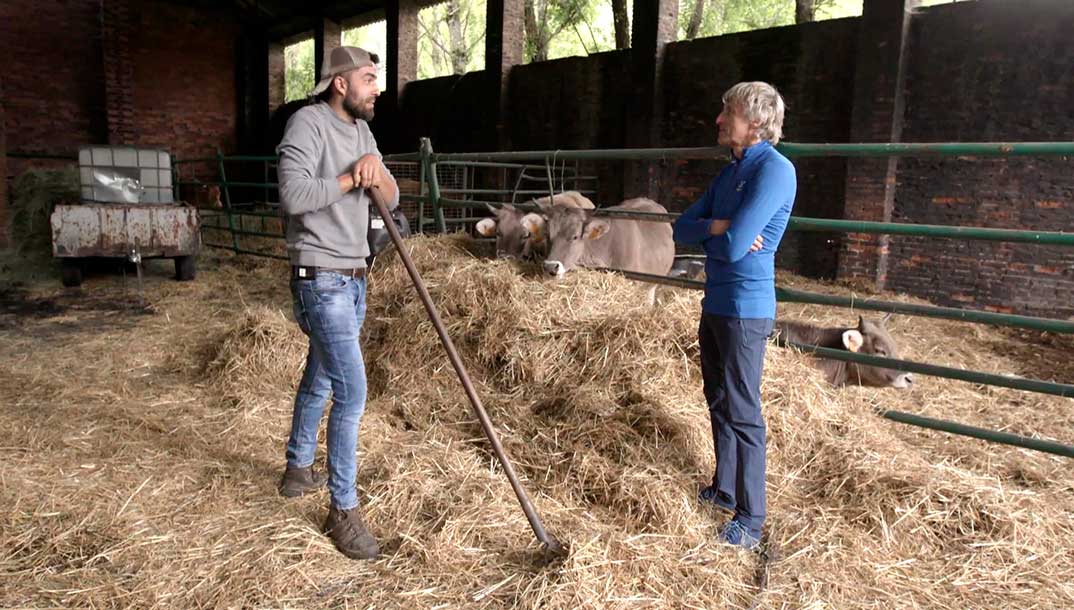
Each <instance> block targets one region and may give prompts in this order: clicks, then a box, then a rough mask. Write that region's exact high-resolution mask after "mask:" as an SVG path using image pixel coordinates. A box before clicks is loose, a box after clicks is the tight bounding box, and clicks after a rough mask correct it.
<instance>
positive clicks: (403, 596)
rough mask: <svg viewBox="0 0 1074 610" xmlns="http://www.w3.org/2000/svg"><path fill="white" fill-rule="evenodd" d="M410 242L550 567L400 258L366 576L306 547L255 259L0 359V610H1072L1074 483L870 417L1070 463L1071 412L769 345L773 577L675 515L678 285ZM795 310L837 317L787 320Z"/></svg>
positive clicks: (918, 331) (685, 439)
mask: <svg viewBox="0 0 1074 610" xmlns="http://www.w3.org/2000/svg"><path fill="white" fill-rule="evenodd" d="M409 243H410V246H411V249H412V255H413V257H414V259H415V262H416V263H417V265H418V267H419V269H421V271H422V273H423V276H424V278H425V280H426V282H427V284H428V287H429V289H430V292H431V293H432V294H433V296H434V299H435V300H436V301H437V303H438V305H439V307H440V312H441V315H442V317H443V319H444V321H445V323H446V325H447V326H448V328H449V331H450V333H451V335H452V337H453V338H454V340H455V344H456V346H457V347H458V349H459V351H460V353H461V355H462V358H463V360H464V362H465V363H466V365H467V367H468V368H469V371H470V375H471V377H472V378H473V380H474V381H475V383H476V384H477V386H478V391H479V393H480V395H481V397H482V399H483V401H484V404H485V406H486V408H487V409H488V411H489V413H490V416H491V417H492V419H493V421H494V423H495V424H496V426H497V428H498V430H499V432H500V434H501V439H502V441H503V443H504V446H505V448H506V450H507V453H508V455H509V456H510V457H511V458H512V460H513V462H514V464H515V467H516V469H517V470H518V471H519V473H520V475H522V476H523V477H524V483H525V486H526V487H527V489H528V491H529V492H530V494H531V496H532V498H533V500H534V503H535V505H536V507H537V509H538V511H539V512H540V514H541V516H542V517H543V519H544V521H545V525H546V527H547V528H548V529H549V530H550V531H551V532H552V533H554V534H555V535H556V536H557V537H558V538H559V539H560V540H561V541H563V542H564V543H566V544H567V545H568V546H569V549H570V550H569V554H568V555H567V556H566V557H565V558H563V559H561V560H553V561H550V560H548V558H546V557H544V556H542V555H541V554H540V552H539V549H538V545H537V544H536V543H535V541H534V539H533V535H532V533H531V531H530V530H529V526H528V524H527V522H526V520H525V517H524V516H523V514H522V511H521V510H520V509H519V507H518V504H517V502H516V500H515V498H514V495H513V493H512V491H511V489H510V486H509V485H508V483H507V481H506V479H505V477H504V476H503V474H502V472H501V471H500V468H499V466H498V464H497V463H496V462H495V459H494V458H493V457H492V455H491V452H490V450H489V447H488V443H487V442H486V441H485V440H484V437H483V435H482V433H481V430H480V426H479V425H478V423H477V421H476V418H475V417H474V416H473V414H472V412H471V409H470V406H469V404H468V402H467V401H466V398H465V395H464V393H463V392H462V390H461V388H460V387H459V385H458V382H457V380H456V377H455V373H454V371H453V370H452V368H451V366H450V364H449V363H448V360H447V358H446V356H444V355H443V351H442V349H441V348H440V347H439V342H438V339H437V338H436V335H435V332H434V331H433V329H432V326H431V324H430V323H429V321H428V319H427V317H426V315H425V312H424V309H423V308H422V306H421V304H420V302H419V301H418V300H417V297H416V295H415V293H414V290H413V288H412V287H411V286H410V283H409V279H408V278H407V276H406V274H405V271H404V270H403V268H402V265H401V264H399V262H398V261H396V260H394V257H393V256H390V255H386V256H383V257H381V259H379V260H378V262H377V268H376V269H375V270H374V273H373V274H372V278H371V284H370V292H371V298H370V305H369V310H368V314H367V321H366V326H365V328H364V330H363V333H364V342H363V349H364V351H365V358H366V363H367V369H368V373H369V379H370V403H369V406H368V408H367V411H366V415H365V417H364V418H363V421H362V430H361V455H360V459H361V461H360V471H359V486H360V496H361V497H362V499H363V503H364V511H365V514H366V517H367V521H368V522H369V523H370V525H371V528H372V530H373V531H374V533H375V534H376V535H377V536H378V537H379V538H380V539H381V542H382V550H383V552H384V554H383V557H382V559H381V560H380V561H378V562H375V563H354V562H351V561H349V560H346V559H344V558H342V557H341V556H340V555H339V554H338V553H336V552H335V551H334V549H332V547H331V545H330V543H328V542H327V540H326V539H325V538H324V537H323V536H321V535H319V534H317V529H318V527H319V524H320V521H321V520H323V518H324V512H325V506H324V505H325V502H326V501H327V496H326V494H317V495H314V496H311V497H304V498H301V499H298V500H294V501H286V500H284V499H282V498H279V497H277V496H275V495H274V484H275V477H276V476H278V473H279V469H280V468H281V467H282V448H283V443H284V442H285V440H286V435H287V431H288V426H289V420H290V405H291V400H292V399H293V388H294V385H295V383H297V381H298V377H299V374H300V370H301V367H302V363H303V359H304V356H305V340H304V337H303V336H302V335H301V332H300V331H299V330H298V327H297V326H296V325H295V324H294V323H293V322H291V321H290V320H289V319H288V317H287V316H288V315H289V313H287V312H289V310H290V304H289V297H288V295H287V292H286V281H285V279H284V277H285V276H284V274H283V272H282V269H281V268H280V267H279V265H277V264H275V263H273V264H266V265H264V266H257V267H256V268H250V267H242V266H238V265H235V264H233V263H224V264H222V265H221V266H220V268H219V269H215V270H214V269H209V270H203V272H202V274H201V276H199V278H200V279H199V282H196V283H193V284H162V285H161V286H160V287H159V288H158V289H157V290H156V292H155V293H154V299H155V302H154V307H155V311H157V312H158V315H156V316H154V317H152V318H150V319H149V320H148V321H146V322H144V323H142V324H140V325H139V327H138V328H136V329H134V330H131V331H116V332H114V333H111V334H109V335H108V336H94V337H92V338H90V337H80V338H79V337H75V338H72V339H71V340H63V341H53V342H48V343H44V344H42V343H41V342H40V341H36V342H35V340H34V339H33V338H32V337H30V336H22V337H14V338H13V340H12V342H11V343H7V344H5V345H8V346H10V347H9V348H8V349H6V350H5V351H4V352H0V355H2V356H3V358H2V359H0V363H2V369H0V373H3V381H0V389H2V390H3V395H4V396H5V397H10V400H5V405H9V406H5V407H4V409H5V412H4V415H5V417H4V418H0V433H2V434H3V438H4V439H5V443H4V444H5V446H8V447H15V448H16V449H14V450H13V451H12V453H13V456H12V459H11V460H10V461H9V464H11V466H9V468H8V469H7V470H6V472H5V475H4V485H3V487H2V491H0V494H2V495H0V502H2V504H0V505H2V506H3V507H4V508H5V512H6V514H7V515H8V517H7V518H6V519H5V520H4V521H3V522H2V523H3V525H2V526H0V546H2V547H3V548H5V549H10V550H9V551H6V553H5V555H4V556H3V557H2V558H0V569H2V570H3V572H4V573H5V574H6V575H7V580H8V582H9V584H8V585H5V587H4V589H3V592H2V593H0V606H10V605H45V604H60V605H78V606H111V607H152V606H163V607H177V606H182V607H194V606H213V607H265V606H272V607H282V606H286V607H361V608H367V607H371V608H414V607H443V608H455V607H458V608H474V607H478V608H579V607H581V608H643V607H653V608H689V607H693V608H735V607H738V608H744V607H750V606H755V607H762V608H782V607H789V608H826V607H833V608H873V607H884V608H888V607H897V608H903V607H905V608H913V607H918V608H967V607H1029V606H1035V607H1041V608H1066V607H1071V605H1072V604H1074V584H1072V583H1074V556H1072V555H1071V553H1070V550H1069V540H1070V539H1072V536H1074V475H1072V474H1070V471H1071V468H1070V463H1069V460H1065V459H1062V458H1057V457H1053V456H1047V455H1043V454H1038V453H1032V452H1029V451H1025V450H1019V449H1013V448H1005V447H1001V446H997V445H988V444H985V443H982V442H980V441H975V440H970V439H959V438H956V437H951V436H947V435H944V434H941V433H938V432H929V431H923V430H918V429H915V428H910V427H907V426H903V425H901V424H896V423H894V422H890V421H887V420H883V419H880V418H878V417H876V416H875V415H874V413H873V409H874V408H876V407H879V406H882V407H884V408H892V409H899V410H906V411H913V412H917V413H923V414H927V415H930V416H934V417H947V418H950V419H955V420H958V421H962V422H965V423H970V424H975V425H983V426H990V427H996V428H1002V429H1006V430H1010V431H1012V432H1018V433H1021V434H1037V435H1041V436H1044V437H1050V438H1058V439H1061V440H1065V441H1067V442H1069V441H1071V440H1072V439H1071V437H1070V432H1069V431H1070V430H1071V429H1072V424H1074V401H1070V400H1069V399H1058V398H1051V397H1045V396H1036V395H1028V394H1023V393H1019V392H1015V391H1013V390H1003V389H998V388H988V389H984V388H980V387H975V386H973V385H971V384H963V383H957V382H951V381H945V380H939V379H930V378H919V379H918V382H917V383H916V384H915V388H914V389H913V390H911V391H909V392H904V393H900V392H895V391H893V390H877V389H864V388H850V389H844V390H835V389H832V388H828V387H826V386H825V385H824V383H823V381H822V379H821V376H820V374H819V373H818V372H816V371H814V370H812V369H811V368H810V367H809V359H808V358H807V357H805V356H802V355H800V354H796V353H794V352H792V351H789V350H781V349H778V348H770V350H769V354H768V357H767V361H766V378H765V383H764V388H763V392H764V399H765V409H766V416H767V420H768V423H769V474H768V489H769V520H768V523H767V534H768V536H767V543H768V546H769V549H770V551H771V555H772V557H771V561H768V562H766V561H764V559H763V558H762V557H759V556H756V555H752V554H748V553H741V552H737V551H735V550H733V549H728V548H724V547H720V546H718V545H716V544H714V543H713V537H714V534H715V530H716V527H717V526H718V525H719V524H720V523H721V522H722V520H723V517H722V516H720V515H719V514H717V513H716V512H715V511H712V510H709V509H705V508H702V507H699V506H698V505H697V503H696V501H695V500H694V497H695V494H696V490H697V488H698V487H699V486H700V485H703V484H704V483H705V482H706V480H707V478H708V477H709V476H710V474H711V468H712V455H711V453H712V450H711V439H710V434H709V430H708V416H707V413H706V412H705V409H704V407H703V405H702V398H701V392H700V376H699V373H698V370H697V366H696V361H697V344H696V336H695V335H696V324H697V311H698V299H699V295H698V294H697V293H695V292H689V291H683V290H676V289H670V288H669V289H661V290H659V291H658V293H657V299H658V301H659V302H660V306H659V307H658V308H649V307H648V306H646V305H644V298H645V292H646V291H645V289H644V288H643V287H640V286H638V285H636V284H633V283H631V282H629V281H627V280H624V279H623V278H620V277H616V276H612V275H608V274H602V273H578V274H576V275H573V276H568V278H567V279H565V280H564V281H563V282H559V283H554V282H547V281H544V280H542V279H540V278H538V277H536V275H537V273H536V270H535V269H531V268H522V269H521V270H520V268H519V267H517V266H515V265H512V264H510V263H506V262H490V261H487V260H482V259H480V258H478V257H476V256H474V254H473V252H472V251H471V248H472V246H471V244H470V243H469V242H468V240H466V239H464V238H440V239H422V238H418V239H413V240H411V241H410V242H409ZM203 269H204V266H203ZM520 271H521V272H520ZM782 279H783V280H784V281H785V282H790V283H797V284H798V286H797V287H800V288H804V289H820V290H827V289H834V288H832V287H824V286H818V285H816V284H815V283H810V282H805V281H803V280H799V279H794V278H782ZM791 314H793V315H797V316H799V317H806V318H813V319H815V320H818V321H822V322H836V321H838V322H839V323H846V322H850V321H851V320H852V319H853V318H852V317H851V314H849V313H848V312H846V311H839V310H822V309H820V308H815V307H807V306H796V307H784V308H783V309H782V310H781V315H791ZM42 324H44V322H42ZM892 326H893V330H894V332H895V334H896V336H897V337H899V338H900V339H902V342H903V346H904V349H905V354H904V355H905V356H907V357H909V358H911V359H917V360H923V361H931V362H937V363H941V364H948V365H965V366H967V367H969V368H977V369H981V370H991V371H997V372H1011V373H1017V374H1027V375H1032V376H1039V373H1036V374H1035V373H1032V371H1031V369H1032V368H1033V367H1034V363H1033V362H1032V360H1033V359H1034V358H1033V354H1034V353H1043V354H1045V356H1046V357H1051V358H1052V361H1053V362H1059V360H1056V356H1054V355H1053V351H1054V354H1059V353H1062V352H1063V351H1064V350H1066V349H1069V345H1068V344H1067V343H1066V342H1064V341H1063V340H1059V341H1056V342H1054V343H1055V344H1054V345H1051V346H1047V345H1045V346H1041V347H1039V349H1038V350H1029V349H1021V350H1019V349H1013V348H1014V346H1016V342H1014V341H1011V337H1010V335H1009V334H1005V333H1002V332H999V331H995V330H991V329H987V328H982V327H976V326H970V325H959V324H955V323H953V322H952V323H949V322H944V321H934V320H926V319H914V318H897V319H896V321H895V323H893V324H892ZM939 337H945V339H944V340H942V341H941V340H938V338H939ZM951 337H954V338H957V340H953V339H952V338H951ZM4 339H5V340H6V339H8V337H7V336H5V337H4ZM120 343H122V344H123V345H125V348H124V349H123V350H116V349H115V347H114V346H115V345H117V344H120ZM1049 350H1053V351H1049ZM102 354H106V356H102ZM91 358H93V360H91ZM1067 361H1068V360H1063V361H1062V362H1067ZM56 371H59V373H60V374H55V372H56ZM1049 372H1050V373H1052V374H1054V375H1056V376H1057V377H1056V378H1057V379H1058V380H1061V381H1070V379H1071V377H1063V375H1064V374H1066V373H1069V372H1070V371H1069V370H1063V368H1062V367H1053V369H1052V370H1051V371H1049ZM1045 376H1046V377H1047V375H1045ZM74 379H79V380H80V382H79V383H74V382H73V380H74ZM321 453H322V454H323V451H322V452H321ZM761 583H764V584H765V587H764V588H763V590H762V589H761V587H760V586H759V585H760V584H761Z"/></svg>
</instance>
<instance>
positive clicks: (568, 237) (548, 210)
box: [523, 206, 611, 278]
mask: <svg viewBox="0 0 1074 610" xmlns="http://www.w3.org/2000/svg"><path fill="white" fill-rule="evenodd" d="M541 210H542V212H543V213H544V216H545V219H546V220H545V231H546V233H547V235H548V243H549V249H548V257H547V260H545V262H544V270H545V272H546V273H547V274H548V275H551V276H555V277H556V278H560V277H563V275H564V274H565V273H567V272H568V271H570V270H571V269H574V268H575V267H578V266H579V264H580V262H581V260H582V259H583V258H584V255H585V252H586V249H587V248H589V247H590V242H592V241H595V240H598V239H600V238H602V237H604V236H605V235H607V233H608V231H609V230H611V223H609V222H608V219H607V218H591V217H590V216H589V214H587V213H586V212H585V211H583V210H579V209H576V208H564V207H554V208H553V207H551V206H547V207H546V206H541ZM531 216H540V215H539V214H529V215H527V216H526V218H530V217H531ZM526 218H524V219H523V222H525V221H526ZM531 220H533V221H536V219H531Z"/></svg>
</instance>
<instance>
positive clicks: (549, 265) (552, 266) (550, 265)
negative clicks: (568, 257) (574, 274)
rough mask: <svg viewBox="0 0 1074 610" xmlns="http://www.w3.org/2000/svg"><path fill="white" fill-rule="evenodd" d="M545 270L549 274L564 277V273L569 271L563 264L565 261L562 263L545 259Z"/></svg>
mask: <svg viewBox="0 0 1074 610" xmlns="http://www.w3.org/2000/svg"><path fill="white" fill-rule="evenodd" d="M544 271H545V273H547V274H548V275H553V276H555V277H562V276H563V274H564V273H566V272H567V269H566V268H565V267H564V266H563V263H561V262H559V261H545V262H544Z"/></svg>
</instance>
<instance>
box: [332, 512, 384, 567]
mask: <svg viewBox="0 0 1074 610" xmlns="http://www.w3.org/2000/svg"><path fill="white" fill-rule="evenodd" d="M324 533H326V534H328V537H329V538H331V539H332V542H333V543H335V545H336V548H337V549H339V552H340V553H343V554H344V555H346V556H347V557H350V558H351V559H376V557H377V555H378V554H380V547H379V546H377V539H376V538H374V537H373V534H370V533H369V530H368V529H366V527H365V523H363V522H362V517H361V515H359V514H358V507H354V508H352V509H350V510H339V509H338V508H336V507H335V506H333V507H331V508H329V509H328V520H327V521H325V522H324Z"/></svg>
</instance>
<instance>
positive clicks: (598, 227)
mask: <svg viewBox="0 0 1074 610" xmlns="http://www.w3.org/2000/svg"><path fill="white" fill-rule="evenodd" d="M610 228H611V225H610V224H608V221H607V220H604V219H602V218H594V219H593V220H590V221H589V222H588V223H586V226H585V238H586V239H600V238H601V237H604V235H605V233H607V232H608V229H610Z"/></svg>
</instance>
